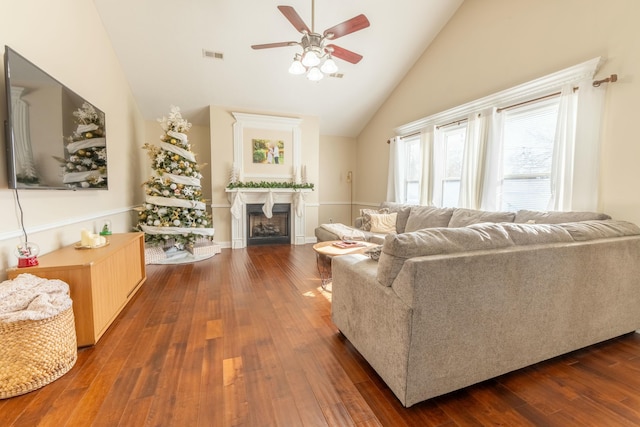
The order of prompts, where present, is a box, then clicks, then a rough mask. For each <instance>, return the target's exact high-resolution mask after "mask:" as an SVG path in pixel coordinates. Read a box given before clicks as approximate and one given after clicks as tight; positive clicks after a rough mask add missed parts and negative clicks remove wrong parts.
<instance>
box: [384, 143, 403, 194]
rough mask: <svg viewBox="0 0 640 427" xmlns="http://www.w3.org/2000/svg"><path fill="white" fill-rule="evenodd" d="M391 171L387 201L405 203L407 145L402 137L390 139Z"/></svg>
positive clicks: (388, 180) (389, 173)
mask: <svg viewBox="0 0 640 427" xmlns="http://www.w3.org/2000/svg"><path fill="white" fill-rule="evenodd" d="M389 144H390V147H389V172H388V179H387V201H388V202H396V203H405V201H406V194H405V188H404V184H405V170H404V166H405V151H406V150H405V145H404V141H403V140H402V138H400V137H397V136H396V137H394V138H391V140H390V141H389Z"/></svg>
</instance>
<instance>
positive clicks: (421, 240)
mask: <svg viewBox="0 0 640 427" xmlns="http://www.w3.org/2000/svg"><path fill="white" fill-rule="evenodd" d="M513 244H514V243H513V241H512V240H511V238H510V237H509V235H508V234H507V232H506V231H505V229H504V228H503V227H501V226H500V225H499V224H478V225H476V226H474V227H462V228H431V229H421V230H417V231H413V232H406V233H402V234H388V235H387V236H386V237H385V240H384V245H383V247H382V254H381V255H380V261H379V265H378V274H377V278H378V281H379V282H380V283H381V284H383V285H385V286H391V284H392V283H393V281H394V279H395V278H396V276H397V275H398V273H399V272H400V270H401V269H402V265H403V264H404V261H405V260H406V259H408V258H413V257H419V256H427V255H437V254H450V253H455V252H467V251H479V250H483V249H498V248H504V247H509V246H513Z"/></svg>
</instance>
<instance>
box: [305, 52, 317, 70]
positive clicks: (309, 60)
mask: <svg viewBox="0 0 640 427" xmlns="http://www.w3.org/2000/svg"><path fill="white" fill-rule="evenodd" d="M319 63H320V58H319V57H318V55H317V54H316V53H315V52H314V51H313V50H311V49H309V50H307V51H305V53H304V55H303V56H302V65H304V66H305V67H315V66H316V65H318V64H319Z"/></svg>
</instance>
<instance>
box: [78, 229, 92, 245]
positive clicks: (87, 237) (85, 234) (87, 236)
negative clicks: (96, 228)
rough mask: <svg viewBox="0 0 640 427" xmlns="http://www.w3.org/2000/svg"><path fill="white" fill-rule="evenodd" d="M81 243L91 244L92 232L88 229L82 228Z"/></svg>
mask: <svg viewBox="0 0 640 427" xmlns="http://www.w3.org/2000/svg"><path fill="white" fill-rule="evenodd" d="M80 244H81V245H82V246H91V233H89V231H88V230H84V229H83V230H82V231H81V232H80Z"/></svg>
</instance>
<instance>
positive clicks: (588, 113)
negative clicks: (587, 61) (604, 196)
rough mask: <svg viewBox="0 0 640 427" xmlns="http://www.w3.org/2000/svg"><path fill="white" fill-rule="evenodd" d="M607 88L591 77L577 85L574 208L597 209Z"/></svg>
mask: <svg viewBox="0 0 640 427" xmlns="http://www.w3.org/2000/svg"><path fill="white" fill-rule="evenodd" d="M607 87H608V85H603V86H600V87H593V84H592V81H591V79H585V80H583V81H581V82H580V84H579V85H578V92H577V95H578V101H577V102H578V111H577V117H576V132H575V138H576V144H575V161H574V166H573V194H572V197H571V207H570V209H572V210H580V211H581V210H584V211H596V210H597V209H598V201H599V200H598V188H599V185H598V183H599V175H600V173H599V172H600V136H601V126H602V116H603V114H604V102H605V94H606V90H607Z"/></svg>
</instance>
